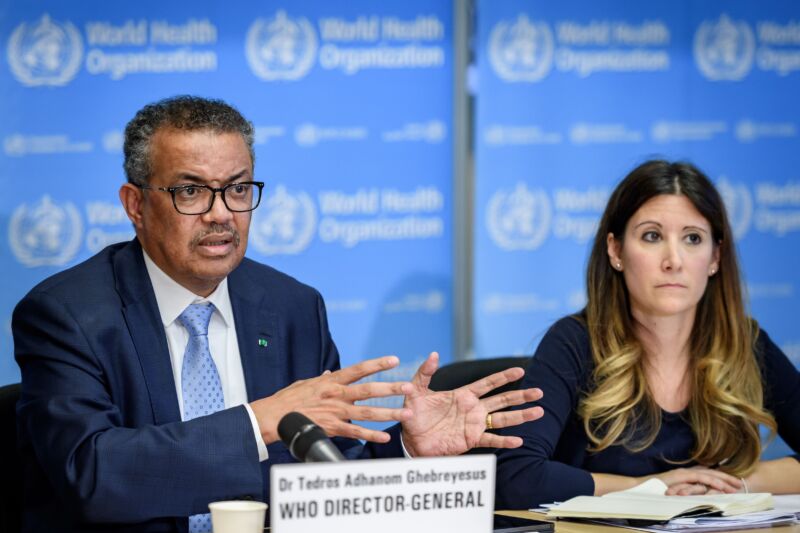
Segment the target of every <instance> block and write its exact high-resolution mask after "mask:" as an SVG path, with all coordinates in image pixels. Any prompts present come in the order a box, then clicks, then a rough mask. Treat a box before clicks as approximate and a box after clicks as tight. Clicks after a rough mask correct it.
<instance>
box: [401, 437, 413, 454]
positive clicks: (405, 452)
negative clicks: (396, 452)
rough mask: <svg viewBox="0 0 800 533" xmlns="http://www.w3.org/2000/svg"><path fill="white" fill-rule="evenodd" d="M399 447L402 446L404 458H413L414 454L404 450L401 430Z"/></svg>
mask: <svg viewBox="0 0 800 533" xmlns="http://www.w3.org/2000/svg"><path fill="white" fill-rule="evenodd" d="M400 447H401V448H403V455H405V456H406V459H413V458H414V456H413V455H411V454H410V453H408V450H406V445H405V444H404V443H403V432H402V431H401V432H400Z"/></svg>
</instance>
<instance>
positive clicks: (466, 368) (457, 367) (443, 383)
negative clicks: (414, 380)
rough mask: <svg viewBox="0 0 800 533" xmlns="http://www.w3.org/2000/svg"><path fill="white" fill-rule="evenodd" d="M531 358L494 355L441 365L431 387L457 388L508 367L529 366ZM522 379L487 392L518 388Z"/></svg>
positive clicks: (489, 394)
mask: <svg viewBox="0 0 800 533" xmlns="http://www.w3.org/2000/svg"><path fill="white" fill-rule="evenodd" d="M530 360H531V358H530V357H529V356H516V357H493V358H490V359H473V360H470V361H458V362H456V363H450V364H449V365H445V366H443V367H441V368H440V369H439V370H437V371H436V373H435V374H434V375H433V377H432V378H431V384H430V388H431V390H435V391H443V390H451V389H457V388H458V387H462V386H464V385H468V384H470V383H472V382H473V381H477V380H479V379H481V378H485V377H486V376H489V375H491V374H494V373H495V372H500V371H501V370H505V369H507V368H513V367H515V366H521V367H522V368H527V367H528V363H529V362H530ZM521 382H522V380H521V379H520V380H517V381H514V382H511V383H508V384H506V385H503V386H502V387H498V388H496V389H495V390H493V391H491V392H489V393H488V394H486V396H493V395H495V394H500V393H501V392H506V391H511V390H516V389H518V388H519V385H520V383H521Z"/></svg>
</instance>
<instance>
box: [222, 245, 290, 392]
mask: <svg viewBox="0 0 800 533" xmlns="http://www.w3.org/2000/svg"><path fill="white" fill-rule="evenodd" d="M245 261H247V260H246V259H245ZM245 270H246V266H245V265H240V266H239V268H237V269H236V270H234V271H233V272H231V274H230V275H229V276H228V291H229V294H230V298H231V307H232V308H233V319H234V320H235V321H236V335H237V340H238V342H239V354H240V356H241V358H242V368H243V369H244V380H245V384H246V386H247V398H248V400H249V401H254V400H257V399H259V398H263V397H265V396H269V395H271V394H273V393H275V392H276V391H277V390H278V389H281V388H283V387H285V386H286V383H287V382H288V381H287V380H288V377H287V376H285V374H286V371H287V369H286V361H285V358H284V357H281V353H280V348H281V346H282V345H283V343H282V342H280V341H281V339H279V329H278V313H277V311H276V310H275V308H274V306H273V305H272V304H271V303H270V300H269V294H268V289H267V288H265V287H262V286H260V285H258V284H256V283H255V282H254V281H253V280H251V279H250V278H249V277H248V276H247V274H246V273H245V272H244V271H245Z"/></svg>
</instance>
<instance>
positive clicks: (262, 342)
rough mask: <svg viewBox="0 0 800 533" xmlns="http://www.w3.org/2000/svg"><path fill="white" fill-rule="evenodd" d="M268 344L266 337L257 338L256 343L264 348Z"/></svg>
mask: <svg viewBox="0 0 800 533" xmlns="http://www.w3.org/2000/svg"><path fill="white" fill-rule="evenodd" d="M268 344H269V343H268V342H267V339H258V345H259V346H261V347H262V348H266V347H267V345H268Z"/></svg>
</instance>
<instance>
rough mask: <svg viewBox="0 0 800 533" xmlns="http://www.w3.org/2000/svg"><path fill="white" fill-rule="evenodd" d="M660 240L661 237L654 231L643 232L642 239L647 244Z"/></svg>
mask: <svg viewBox="0 0 800 533" xmlns="http://www.w3.org/2000/svg"><path fill="white" fill-rule="evenodd" d="M660 238H661V235H659V234H658V232H656V231H645V232H644V233H643V234H642V239H643V240H645V241H647V242H656V241H658V240H659V239H660Z"/></svg>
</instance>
